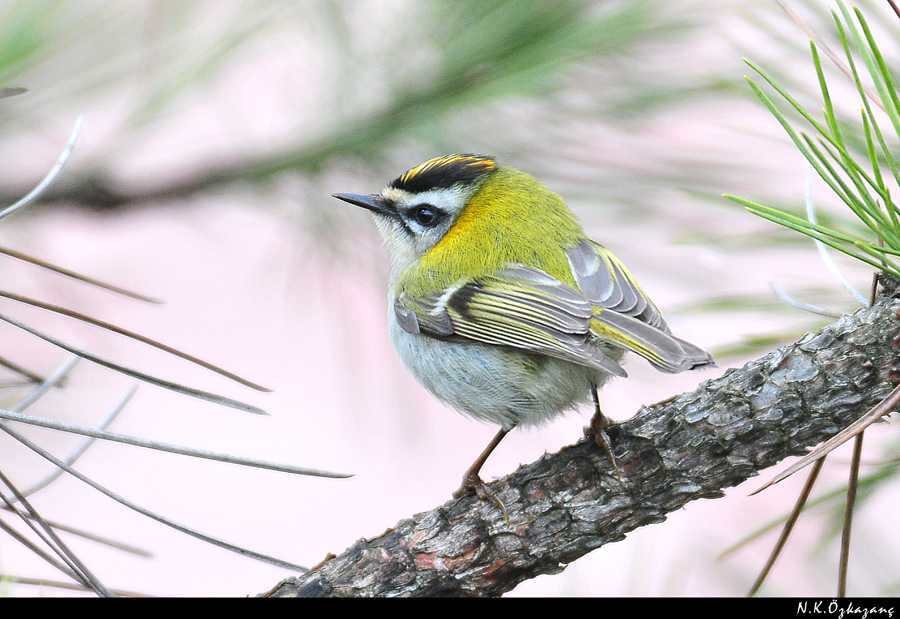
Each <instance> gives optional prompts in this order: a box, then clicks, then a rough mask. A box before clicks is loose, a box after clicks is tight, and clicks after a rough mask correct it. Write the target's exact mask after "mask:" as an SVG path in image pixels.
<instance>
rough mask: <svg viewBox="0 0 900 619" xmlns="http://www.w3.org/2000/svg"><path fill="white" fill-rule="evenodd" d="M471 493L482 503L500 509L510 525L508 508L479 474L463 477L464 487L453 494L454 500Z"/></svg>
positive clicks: (474, 473) (473, 473)
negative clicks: (487, 502) (484, 502)
mask: <svg viewBox="0 0 900 619" xmlns="http://www.w3.org/2000/svg"><path fill="white" fill-rule="evenodd" d="M470 492H474V493H475V495H476V496H477V497H478V498H479V499H481V500H482V501H489V502H491V503H493V504H494V505H496V506H497V507H498V508H499V509H500V511H501V512H503V518H504V519H505V520H506V524H507V525H509V512H507V511H506V506H505V505H503V501H501V500H500V499H499V498H498V497H497V495H496V494H494V492H493V491H492V490H491V489H490V488H488V487H487V484H486V483H484V481H482V479H481V477H479V475H478V473H477V472H470V473H467V474H466V476H465V477H463V483H462V486H460V487H459V490H457V491H456V492H454V493H453V498H454V499H458V498H460V497H463V496H465V495H467V494H469V493H470Z"/></svg>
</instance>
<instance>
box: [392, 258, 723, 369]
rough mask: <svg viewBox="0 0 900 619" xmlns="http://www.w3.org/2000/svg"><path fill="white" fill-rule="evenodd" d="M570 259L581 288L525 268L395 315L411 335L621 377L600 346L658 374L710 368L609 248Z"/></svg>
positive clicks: (403, 298)
mask: <svg viewBox="0 0 900 619" xmlns="http://www.w3.org/2000/svg"><path fill="white" fill-rule="evenodd" d="M567 256H568V258H569V264H570V265H571V267H572V273H573V276H574V278H575V282H576V284H577V286H578V288H573V287H572V286H569V285H567V284H565V283H563V282H561V281H559V280H558V279H556V278H554V277H552V276H550V275H549V274H547V273H546V272H544V271H542V270H540V269H536V268H533V267H529V266H526V265H522V264H515V265H510V266H509V267H507V268H505V269H502V270H501V271H499V272H497V273H495V274H493V275H489V276H484V277H478V278H472V279H468V280H463V281H461V282H460V283H458V284H457V285H455V286H452V287H451V288H449V289H447V290H444V291H442V292H441V293H440V294H434V295H427V296H423V297H415V298H414V297H412V296H411V295H409V294H407V293H405V292H404V293H401V294H400V295H399V296H398V297H397V299H396V301H395V303H394V311H395V313H396V316H397V320H398V322H399V324H400V326H401V327H402V328H403V329H405V330H406V331H409V332H411V333H422V334H424V335H428V336H431V337H437V338H441V339H448V340H453V341H463V342H465V341H468V342H479V343H482V344H489V345H493V346H504V347H509V348H514V349H517V350H521V351H524V352H528V353H533V354H543V355H548V356H551V357H556V358H558V359H563V360H566V361H571V362H572V363H577V364H580V365H584V366H587V367H592V368H596V369H599V370H603V371H606V372H609V373H611V374H614V375H616V376H625V375H626V374H625V370H623V369H622V367H621V366H620V365H619V364H618V363H617V362H616V361H615V360H614V359H612V358H611V357H610V356H608V355H607V354H605V353H604V352H603V349H602V347H601V344H602V343H607V344H612V345H614V346H616V347H619V348H623V349H625V350H630V351H632V352H635V353H637V354H639V355H640V356H642V357H644V358H645V359H647V360H648V361H649V362H650V363H651V364H652V365H653V366H654V367H656V368H657V369H659V370H661V371H663V372H681V371H684V370H689V369H692V368H695V367H701V366H704V365H711V364H713V360H712V357H711V356H710V355H709V354H708V353H706V352H705V351H703V350H701V349H699V348H697V347H696V346H694V345H693V344H690V343H688V342H685V341H683V340H680V339H678V338H676V337H674V336H673V335H671V334H670V332H669V328H668V326H667V325H666V323H665V321H664V320H663V318H662V315H661V314H660V312H659V310H658V309H657V308H656V306H655V305H654V304H653V302H652V301H650V299H649V298H648V297H647V296H646V295H645V294H644V292H643V291H642V290H641V288H640V286H639V285H638V284H637V282H636V281H635V279H634V277H633V276H632V275H631V274H630V273H629V272H628V270H627V269H626V268H625V266H624V265H623V264H622V263H621V262H620V261H619V260H618V258H616V257H615V256H614V255H613V254H612V253H610V252H609V251H608V250H606V249H604V248H603V247H602V246H600V245H597V244H596V243H592V242H590V241H583V242H582V243H580V244H579V245H577V246H576V247H574V248H572V249H570V250H568V252H567Z"/></svg>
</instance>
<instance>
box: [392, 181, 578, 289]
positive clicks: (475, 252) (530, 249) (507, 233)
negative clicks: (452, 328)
mask: <svg viewBox="0 0 900 619" xmlns="http://www.w3.org/2000/svg"><path fill="white" fill-rule="evenodd" d="M583 238H585V234H584V231H583V230H582V228H581V225H580V224H579V223H578V221H577V220H576V219H575V216H574V215H573V214H572V212H571V211H570V210H569V208H568V207H567V206H566V204H565V203H564V202H563V200H562V198H560V197H559V196H558V195H557V194H556V193H554V192H553V191H551V190H549V189H548V188H547V187H545V186H544V185H541V184H540V183H538V182H537V180H535V178H534V177H532V176H531V175H530V174H526V173H524V172H520V171H519V170H516V169H515V168H509V167H501V168H498V169H497V170H496V171H495V172H493V173H492V174H491V175H490V176H489V177H488V178H487V179H485V181H484V182H483V183H482V185H481V187H479V189H478V190H477V191H476V192H475V193H474V194H473V196H472V198H471V199H470V200H469V203H468V204H467V205H466V207H465V208H464V209H463V211H462V212H461V213H460V216H459V218H458V219H457V221H456V223H455V224H454V225H453V226H452V227H451V228H450V230H449V231H448V232H447V233H446V234H445V235H444V237H443V238H442V239H441V240H440V241H438V243H437V244H435V246H434V247H433V248H432V249H431V250H429V251H428V252H427V253H426V254H425V255H424V256H423V257H422V259H421V262H420V264H419V265H418V266H415V265H410V266H409V267H407V269H408V270H407V272H406V273H404V277H401V278H400V279H401V281H402V282H403V284H402V291H403V292H406V293H408V294H410V295H413V296H421V295H425V294H431V293H435V292H439V291H441V290H444V289H445V288H447V287H449V286H451V285H453V284H455V283H457V282H458V281H460V280H461V279H463V278H472V277H478V276H482V275H490V274H492V273H494V272H496V271H498V270H499V269H502V268H503V267H505V266H506V265H508V264H511V263H521V264H525V265H528V266H532V267H535V268H538V269H541V270H543V271H546V272H547V273H549V274H550V275H552V276H553V277H556V278H557V279H559V280H560V281H562V282H564V283H566V284H569V285H572V286H574V285H575V280H574V278H573V276H572V273H571V269H570V267H569V263H568V259H567V258H566V254H565V250H566V249H568V248H570V247H573V246H575V245H576V244H577V243H578V241H579V240H581V239H583Z"/></svg>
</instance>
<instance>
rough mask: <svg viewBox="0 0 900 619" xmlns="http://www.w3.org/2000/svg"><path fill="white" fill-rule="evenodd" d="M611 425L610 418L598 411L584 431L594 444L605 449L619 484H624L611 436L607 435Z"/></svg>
mask: <svg viewBox="0 0 900 619" xmlns="http://www.w3.org/2000/svg"><path fill="white" fill-rule="evenodd" d="M611 425H612V421H610V419H609V417H607V416H606V415H604V414H603V413H601V412H600V410H599V409H598V410H597V412H596V413H595V414H594V416H593V417H591V422H590V424H588V426H587V427H586V428H585V429H584V434H585V436H588V437H590V438H593V439H594V442H595V443H597V445H598V446H599V447H602V448H603V450H604V451H605V452H606V456H607V457H608V458H609V463H610V464H612V467H613V470H615V472H616V477H617V478H618V479H619V483H622V471H621V469H619V463H618V462H617V461H616V456H615V455H614V454H613V451H612V445H610V442H609V436H607V434H606V428H608V427H609V426H611Z"/></svg>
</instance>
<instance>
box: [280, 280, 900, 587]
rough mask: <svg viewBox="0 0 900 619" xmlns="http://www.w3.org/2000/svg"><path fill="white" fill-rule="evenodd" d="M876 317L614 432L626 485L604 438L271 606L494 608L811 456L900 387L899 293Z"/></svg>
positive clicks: (363, 545)
mask: <svg viewBox="0 0 900 619" xmlns="http://www.w3.org/2000/svg"><path fill="white" fill-rule="evenodd" d="M881 280H882V287H883V293H882V296H881V297H880V298H879V302H878V303H877V304H876V305H874V306H873V307H871V308H869V309H864V310H860V311H859V312H857V313H856V314H853V315H848V316H845V317H843V318H841V319H840V320H838V321H837V322H836V323H834V324H832V325H830V326H828V327H826V328H825V329H823V330H822V331H821V332H820V333H819V334H817V335H813V334H809V335H807V336H805V337H803V338H802V339H801V340H800V341H798V342H796V343H794V344H791V345H789V346H785V347H783V348H780V349H779V350H776V351H774V352H772V353H770V354H768V355H766V356H765V357H763V358H761V359H759V360H756V361H753V362H750V363H748V364H746V365H745V366H744V367H742V368H740V369H732V370H728V371H727V372H726V373H725V374H724V375H723V376H722V377H720V378H716V379H713V380H709V381H706V382H704V383H702V384H701V385H700V386H699V387H698V388H697V389H696V390H694V391H693V392H690V393H685V394H683V395H680V396H678V397H676V398H673V399H671V400H667V401H665V402H661V403H659V404H656V405H653V406H649V407H644V408H642V409H641V410H640V411H639V412H638V414H637V415H636V416H635V417H634V418H632V419H631V420H629V421H626V422H624V423H621V424H617V425H615V426H612V427H611V428H609V429H608V430H607V432H608V435H609V438H610V441H611V443H612V447H613V450H614V452H615V456H616V459H617V461H618V465H619V468H620V469H621V472H622V477H623V483H619V481H618V480H617V478H616V474H615V471H613V470H612V468H611V465H610V462H609V458H608V457H607V454H606V453H605V452H604V450H603V449H601V448H600V447H598V446H597V445H596V444H595V443H594V442H593V440H588V439H583V440H581V441H580V442H579V443H577V444H575V445H572V446H571V447H567V448H565V449H563V450H561V451H560V452H559V453H557V454H549V455H545V456H544V457H542V458H541V459H540V460H538V461H537V462H534V463H533V464H530V465H527V466H523V467H521V468H520V469H519V470H518V471H516V472H515V473H513V474H512V475H510V476H508V477H506V478H504V479H501V480H498V481H496V482H494V483H492V484H490V489H491V491H492V492H493V493H494V494H495V495H496V496H497V498H498V499H500V501H502V502H503V505H504V506H505V507H506V509H507V511H508V512H509V524H507V522H506V521H505V520H504V517H503V514H502V512H501V510H500V509H498V507H497V506H496V505H494V504H493V503H492V502H490V501H485V500H482V499H479V498H478V497H477V496H475V495H469V496H465V497H462V498H460V499H457V500H452V501H450V502H448V503H445V504H444V505H442V506H440V507H438V508H436V509H434V510H433V511H431V512H428V513H423V514H418V515H416V516H413V517H412V518H411V519H409V520H404V521H402V522H400V523H398V524H397V525H395V526H394V527H393V528H391V529H389V530H388V531H387V532H385V533H384V534H383V535H381V536H380V537H377V538H374V539H362V540H360V541H358V542H357V543H356V544H354V545H353V546H352V547H351V548H349V549H347V550H346V551H345V552H344V553H343V554H342V555H340V556H337V557H330V558H328V559H326V560H325V561H323V562H322V563H321V564H320V565H319V566H317V567H316V568H314V569H313V570H312V571H310V572H308V573H307V574H304V575H303V576H300V577H296V578H290V579H288V580H285V581H283V582H281V583H279V584H278V585H277V586H276V587H275V588H274V589H272V590H271V591H269V592H268V593H267V594H264V595H268V596H273V597H283V596H437V595H448V596H449V595H455V596H495V595H501V594H503V593H504V592H507V591H510V590H512V589H513V588H514V587H515V586H516V585H517V584H518V583H520V582H522V581H524V580H526V579H529V578H534V577H535V576H538V575H540V574H552V573H558V572H561V571H562V570H563V569H564V566H565V565H566V564H568V563H571V562H572V561H574V560H576V559H578V558H579V557H581V556H583V555H585V554H587V553H588V552H590V551H591V550H594V549H596V548H599V547H600V546H602V545H604V544H608V543H610V542H615V541H618V540H621V539H623V538H624V537H625V535H626V534H627V533H628V532H630V531H632V530H634V529H636V528H638V527H641V526H644V525H648V524H654V523H658V522H662V521H663V520H665V518H666V514H668V513H669V512H671V511H674V510H677V509H680V508H681V507H683V506H684V505H685V504H686V503H688V502H690V501H693V500H696V499H701V498H716V497H721V496H722V495H723V490H724V489H725V488H729V487H732V486H736V485H738V484H740V483H742V482H743V481H745V480H746V479H748V478H750V477H753V476H755V475H757V474H758V472H759V471H761V470H763V469H766V468H768V467H770V466H772V465H774V464H776V463H777V462H779V461H781V460H782V459H784V458H787V457H788V456H794V455H798V454H802V453H804V451H805V450H806V449H807V448H808V447H810V446H813V445H816V444H818V443H820V442H821V441H823V440H825V439H827V438H829V437H830V436H832V435H834V434H835V433H837V432H838V431H839V430H841V429H842V428H844V427H845V426H847V425H849V424H850V423H852V422H853V421H854V420H855V419H857V418H858V417H859V416H861V415H862V414H863V413H865V412H866V411H867V410H868V409H870V408H872V407H873V406H875V405H876V404H878V403H879V402H880V401H881V400H882V399H884V398H885V397H886V396H887V395H888V394H889V393H890V392H891V391H892V390H893V388H894V386H895V385H896V384H897V383H898V382H900V359H898V358H897V350H896V346H897V345H898V343H900V337H898V335H900V317H898V312H900V301H898V300H897V299H896V297H897V296H898V295H897V282H896V280H893V279H889V278H887V277H885V276H882V278H881Z"/></svg>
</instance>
